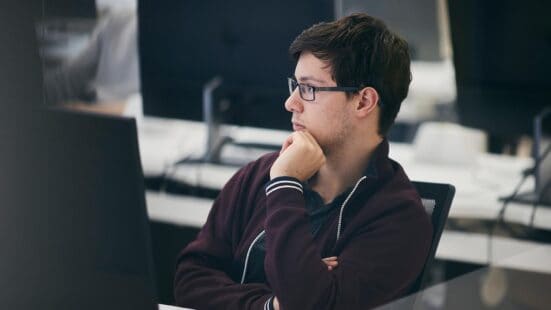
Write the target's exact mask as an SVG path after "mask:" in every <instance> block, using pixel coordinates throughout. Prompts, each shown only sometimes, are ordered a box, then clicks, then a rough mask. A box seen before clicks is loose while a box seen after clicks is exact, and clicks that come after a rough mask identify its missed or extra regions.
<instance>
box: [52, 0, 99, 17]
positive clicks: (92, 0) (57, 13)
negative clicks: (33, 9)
mask: <svg viewBox="0 0 551 310" xmlns="http://www.w3.org/2000/svg"><path fill="white" fill-rule="evenodd" d="M41 1H42V5H43V6H42V7H43V14H44V18H48V19H50V18H61V19H65V18H71V19H72V18H86V19H95V18H96V16H97V10H96V0H41Z"/></svg>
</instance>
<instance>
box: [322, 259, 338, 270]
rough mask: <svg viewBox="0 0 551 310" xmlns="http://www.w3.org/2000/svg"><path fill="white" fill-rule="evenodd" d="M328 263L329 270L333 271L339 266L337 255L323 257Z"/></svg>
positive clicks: (323, 260)
mask: <svg viewBox="0 0 551 310" xmlns="http://www.w3.org/2000/svg"><path fill="white" fill-rule="evenodd" d="M321 261H322V262H324V263H325V264H326V265H327V270H329V271H331V270H333V269H335V268H337V267H338V266H339V262H338V261H337V257H336V256H331V257H326V258H322V259H321Z"/></svg>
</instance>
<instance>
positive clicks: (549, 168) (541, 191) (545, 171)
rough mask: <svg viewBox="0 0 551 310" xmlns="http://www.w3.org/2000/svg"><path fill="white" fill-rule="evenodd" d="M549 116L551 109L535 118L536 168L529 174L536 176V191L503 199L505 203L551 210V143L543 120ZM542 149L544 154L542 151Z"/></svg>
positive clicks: (534, 152) (534, 154) (534, 150)
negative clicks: (546, 137)
mask: <svg viewBox="0 0 551 310" xmlns="http://www.w3.org/2000/svg"><path fill="white" fill-rule="evenodd" d="M549 114H551V108H545V109H543V111H541V112H540V113H538V115H536V116H535V117H534V128H533V130H534V147H533V156H534V167H533V168H532V169H531V171H530V172H529V173H531V174H533V175H534V181H535V182H534V190H533V191H532V192H526V193H520V194H516V195H515V194H513V195H511V196H509V197H505V198H503V199H502V200H503V201H510V202H516V203H521V204H530V205H533V206H542V207H549V208H551V155H549V153H551V141H545V139H544V138H543V133H542V122H543V119H544V118H545V117H546V116H548V115H549ZM545 142H547V143H545ZM545 144H547V145H545ZM542 148H544V151H543V152H541V151H540V150H541V149H542Z"/></svg>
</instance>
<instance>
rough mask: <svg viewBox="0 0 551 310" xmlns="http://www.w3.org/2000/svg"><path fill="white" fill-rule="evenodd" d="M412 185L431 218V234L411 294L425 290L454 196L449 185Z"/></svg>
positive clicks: (416, 183)
mask: <svg viewBox="0 0 551 310" xmlns="http://www.w3.org/2000/svg"><path fill="white" fill-rule="evenodd" d="M412 183H413V185H414V186H415V188H416V189H417V192H418V193H419V196H421V199H422V202H423V206H424V207H425V211H427V213H428V214H429V215H430V217H431V221H432V230H433V234H432V241H431V246H430V252H429V256H428V257H427V260H426V262H425V266H424V267H423V270H422V272H421V274H420V275H419V277H418V278H417V280H416V282H415V283H414V285H413V286H412V288H411V290H410V293H411V294H413V293H416V292H418V291H420V290H422V289H424V288H425V285H426V281H427V278H428V274H429V271H430V267H431V265H432V262H433V261H434V256H435V254H436V248H437V247H438V243H439V242H440V237H441V236H442V231H443V230H444V226H445V225H446V219H447V218H448V213H449V211H450V207H451V204H452V200H453V197H454V195H455V187H454V186H453V185H450V184H441V183H428V182H418V181H413V182H412Z"/></svg>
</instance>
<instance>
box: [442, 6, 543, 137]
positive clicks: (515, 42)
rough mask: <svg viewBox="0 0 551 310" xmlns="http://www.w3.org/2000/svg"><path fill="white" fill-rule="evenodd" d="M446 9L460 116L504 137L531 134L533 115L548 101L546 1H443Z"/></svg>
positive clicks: (476, 125)
mask: <svg viewBox="0 0 551 310" xmlns="http://www.w3.org/2000/svg"><path fill="white" fill-rule="evenodd" d="M448 8H449V17H450V30H451V38H452V45H453V55H454V57H453V58H454V65H455V75H456V83H457V112H458V116H459V121H460V122H461V123H462V124H463V125H466V126H470V127H475V128H480V129H483V130H485V131H487V132H488V133H489V134H490V135H494V136H497V137H503V138H504V139H510V138H512V137H518V136H520V135H523V134H528V135H529V134H532V132H533V118H534V116H535V115H537V114H538V113H540V112H541V111H542V110H543V108H544V107H546V106H550V105H551V78H549V72H551V57H550V55H551V39H550V38H551V19H550V18H549V16H548V15H549V11H550V10H551V2H549V1H541V0H526V1H513V0H505V1H476V0H470V1H448ZM549 123H550V122H549V121H547V124H544V128H546V129H547V131H548V132H549V128H551V126H549V125H550V124H549Z"/></svg>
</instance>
